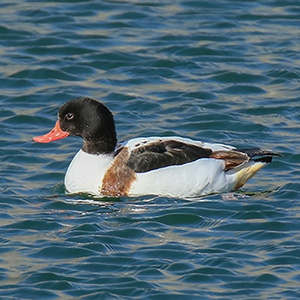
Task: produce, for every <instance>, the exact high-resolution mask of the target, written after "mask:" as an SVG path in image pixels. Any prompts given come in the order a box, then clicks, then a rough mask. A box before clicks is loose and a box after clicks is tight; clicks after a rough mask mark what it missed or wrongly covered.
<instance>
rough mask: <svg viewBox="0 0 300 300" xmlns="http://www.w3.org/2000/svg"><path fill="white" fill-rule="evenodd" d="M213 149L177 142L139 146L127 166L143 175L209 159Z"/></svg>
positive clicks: (167, 141)
mask: <svg viewBox="0 0 300 300" xmlns="http://www.w3.org/2000/svg"><path fill="white" fill-rule="evenodd" d="M211 154H212V150H211V149H206V148H203V147H200V146H196V145H193V144H187V143H183V142H180V141H177V140H173V139H170V140H160V141H156V142H150V143H146V144H142V145H139V146H138V147H136V148H134V149H132V150H131V152H130V156H129V159H128V161H127V165H128V166H129V167H130V168H131V169H133V170H134V171H135V172H136V173H143V172H147V171H151V170H155V169H159V168H163V167H168V166H173V165H183V164H186V163H189V162H192V161H195V160H197V159H200V158H208V157H209V156H210V155H211Z"/></svg>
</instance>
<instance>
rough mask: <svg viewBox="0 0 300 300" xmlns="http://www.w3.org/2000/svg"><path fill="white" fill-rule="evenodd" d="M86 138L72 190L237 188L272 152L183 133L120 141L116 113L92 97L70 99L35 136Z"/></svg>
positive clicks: (164, 192)
mask: <svg viewBox="0 0 300 300" xmlns="http://www.w3.org/2000/svg"><path fill="white" fill-rule="evenodd" d="M69 135H70V136H80V137H82V138H83V146H82V149H81V150H80V151H79V152H78V153H77V154H76V155H75V157H74V158H73V160H72V162H71V164H70V165H69V168H68V170H67V173H66V176H65V181H64V183H65V187H66V190H67V192H69V193H89V194H92V195H101V196H110V197H120V196H140V195H159V196H168V197H195V196H201V195H207V194H213V193H226V192H231V191H235V190H237V189H238V188H240V187H241V186H243V185H244V184H245V183H246V182H247V181H248V180H249V179H250V178H251V177H252V176H254V175H255V173H256V172H257V171H258V170H260V169H261V168H262V167H263V166H265V165H266V164H267V163H270V162H271V161H272V156H274V155H278V154H276V153H273V152H272V151H270V150H263V149H260V148H249V149H236V148H235V147H232V146H228V145H223V144H217V143H216V144H215V143H204V142H201V141H195V140H192V139H188V138H182V137H175V136H174V137H173V136H169V137H140V138H135V139H131V140H129V141H128V142H127V143H123V145H119V146H118V144H117V135H116V129H115V122H114V118H113V115H112V113H111V112H110V111H109V109H108V108H107V107H106V106H105V105H103V104H102V103H100V102H98V101H96V100H93V99H91V98H86V97H84V98H76V99H73V100H71V101H69V102H67V103H66V104H64V105H63V106H62V107H61V109H60V110H59V113H58V120H57V122H56V125H55V127H54V128H53V129H52V130H51V131H50V132H49V133H48V134H45V135H43V136H39V137H34V138H33V139H34V141H36V142H39V143H48V142H52V141H55V140H58V139H62V138H65V137H67V136H69Z"/></svg>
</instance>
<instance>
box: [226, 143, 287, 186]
mask: <svg viewBox="0 0 300 300" xmlns="http://www.w3.org/2000/svg"><path fill="white" fill-rule="evenodd" d="M238 151H239V152H243V153H245V154H247V155H248V156H249V158H250V160H249V161H248V162H245V163H243V164H241V165H240V166H237V167H235V168H233V169H231V170H230V171H228V172H229V173H232V175H234V177H235V186H234V190H237V189H239V188H240V187H242V186H243V185H244V184H245V183H246V182H247V181H248V180H249V179H251V178H252V177H253V176H254V175H255V174H256V173H257V172H258V171H259V170H260V169H262V168H263V167H264V166H265V165H267V164H269V163H271V162H272V158H273V156H282V155H281V154H278V153H274V152H272V151H271V150H265V149H260V148H251V149H238Z"/></svg>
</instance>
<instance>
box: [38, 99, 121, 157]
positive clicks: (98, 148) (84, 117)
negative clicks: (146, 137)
mask: <svg viewBox="0 0 300 300" xmlns="http://www.w3.org/2000/svg"><path fill="white" fill-rule="evenodd" d="M69 135H70V136H80V137H82V138H83V141H84V143H83V147H82V149H83V150H84V151H85V152H87V153H90V154H104V153H111V152H113V151H114V150H115V148H116V144H117V137H116V129H115V122H114V118H113V115H112V113H111V112H110V111H109V109H108V108H107V107H106V106H105V105H103V104H102V103H100V102H98V101H96V100H93V99H91V98H76V99H73V100H71V101H69V102H67V103H65V104H64V105H63V106H62V107H61V108H60V110H59V112H58V120H57V122H56V124H55V127H54V128H53V129H52V130H51V131H50V132H49V133H47V134H45V135H42V136H39V137H34V138H33V140H34V141H35V142H38V143H48V142H52V141H55V140H59V139H62V138H65V137H67V136H69Z"/></svg>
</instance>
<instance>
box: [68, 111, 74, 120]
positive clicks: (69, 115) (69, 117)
mask: <svg viewBox="0 0 300 300" xmlns="http://www.w3.org/2000/svg"><path fill="white" fill-rule="evenodd" d="M73 118H74V115H73V114H72V113H67V114H66V119H67V120H68V121H70V120H72V119H73Z"/></svg>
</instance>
